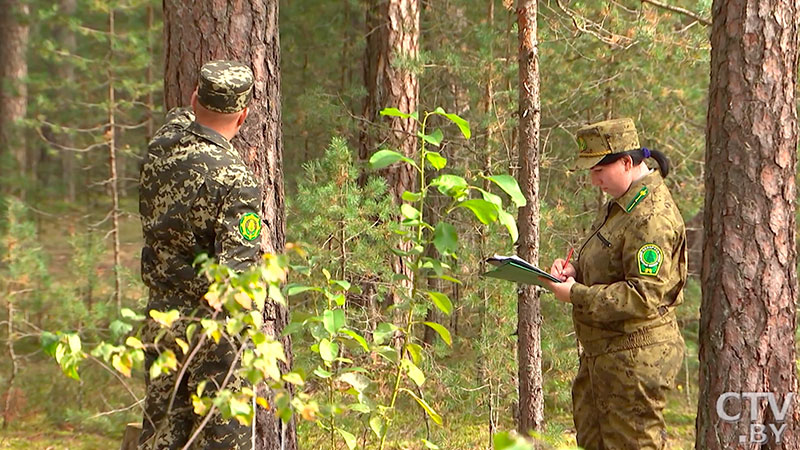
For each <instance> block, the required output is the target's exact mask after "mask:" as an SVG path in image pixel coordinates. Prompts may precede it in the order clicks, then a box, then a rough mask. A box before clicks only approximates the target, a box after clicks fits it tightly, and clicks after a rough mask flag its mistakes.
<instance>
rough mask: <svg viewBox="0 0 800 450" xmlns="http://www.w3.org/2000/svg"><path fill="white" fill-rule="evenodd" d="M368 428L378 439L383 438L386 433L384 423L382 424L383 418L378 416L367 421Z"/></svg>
mask: <svg viewBox="0 0 800 450" xmlns="http://www.w3.org/2000/svg"><path fill="white" fill-rule="evenodd" d="M369 427H370V429H372V432H373V433H375V436H377V437H378V438H379V439H380V438H382V437H383V434H384V433H385V432H386V422H384V420H383V417H381V416H379V415H374V416H372V417H370V419H369Z"/></svg>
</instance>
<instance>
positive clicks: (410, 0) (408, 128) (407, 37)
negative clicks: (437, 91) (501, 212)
mask: <svg viewBox="0 0 800 450" xmlns="http://www.w3.org/2000/svg"><path fill="white" fill-rule="evenodd" d="M366 25H367V35H366V39H367V45H366V51H365V55H364V84H365V85H366V88H367V98H366V100H365V101H364V114H363V116H364V119H365V120H366V123H367V124H368V125H367V126H365V127H364V128H362V130H361V133H360V135H359V144H360V145H359V156H360V158H361V159H362V160H368V159H369V157H370V155H371V154H372V153H374V152H375V151H376V150H378V148H379V147H386V148H389V149H392V150H395V151H398V152H400V153H402V154H404V155H406V156H408V157H409V158H411V159H415V156H414V155H415V154H416V150H417V123H416V122H415V121H413V120H412V119H403V118H400V117H383V119H382V120H381V117H380V111H381V110H382V109H384V108H387V107H394V108H397V109H399V110H400V111H402V112H404V113H412V112H414V111H416V110H417V107H418V98H417V97H418V94H419V81H418V80H417V76H416V74H414V72H412V71H410V70H406V69H401V68H399V67H397V66H396V65H397V62H398V59H399V58H402V59H412V60H415V59H417V58H418V57H419V4H418V3H417V0H368V2H367V16H366ZM378 123H379V124H380V125H381V127H380V131H378V130H376V128H377V127H375V126H374V124H378ZM382 172H383V174H384V176H385V177H386V182H387V184H388V186H389V192H391V194H392V196H393V198H394V200H395V203H397V204H400V202H401V200H400V197H401V196H402V195H403V192H405V191H410V192H414V191H416V186H417V184H418V183H417V179H416V175H415V172H414V169H413V168H412V167H409V166H408V165H407V164H394V165H392V166H390V167H388V168H386V169H384V170H383V171H382ZM410 248H411V246H410V243H408V242H404V243H401V244H400V249H401V250H406V251H407V250H410ZM392 269H393V271H394V273H397V274H402V275H405V276H406V277H407V278H408V281H404V282H403V283H402V286H403V289H404V290H407V291H409V292H410V291H411V285H412V281H411V278H412V277H413V273H412V271H411V270H410V269H409V268H408V267H406V266H405V264H404V263H403V261H402V259H401V258H400V257H395V258H394V260H393V261H392ZM393 297H394V298H393V299H392V301H393V302H395V303H397V302H398V300H399V297H398V294H397V293H395V294H394V296H393Z"/></svg>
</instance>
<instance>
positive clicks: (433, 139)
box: [417, 128, 444, 147]
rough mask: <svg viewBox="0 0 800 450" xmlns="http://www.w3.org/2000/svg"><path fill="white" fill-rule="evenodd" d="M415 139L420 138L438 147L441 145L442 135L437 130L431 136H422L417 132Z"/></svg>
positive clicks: (440, 131)
mask: <svg viewBox="0 0 800 450" xmlns="http://www.w3.org/2000/svg"><path fill="white" fill-rule="evenodd" d="M417 137H419V138H422V140H423V141H425V142H427V143H429V144H431V145H435V146H437V147H438V146H440V145H441V144H442V139H444V134H443V133H442V130H440V129H438V128H437V129H436V130H434V131H433V133H432V134H422V133H421V132H419V131H417Z"/></svg>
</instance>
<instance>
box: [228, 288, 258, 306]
mask: <svg viewBox="0 0 800 450" xmlns="http://www.w3.org/2000/svg"><path fill="white" fill-rule="evenodd" d="M233 299H234V300H236V303H238V304H240V305H242V308H244V309H253V299H251V298H250V296H249V295H247V293H245V292H242V291H239V292H237V293H236V294H235V295H234V296H233Z"/></svg>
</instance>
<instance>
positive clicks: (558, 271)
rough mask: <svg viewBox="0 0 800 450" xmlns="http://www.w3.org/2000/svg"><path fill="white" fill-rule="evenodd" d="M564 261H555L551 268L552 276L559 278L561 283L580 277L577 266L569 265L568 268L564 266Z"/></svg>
mask: <svg viewBox="0 0 800 450" xmlns="http://www.w3.org/2000/svg"><path fill="white" fill-rule="evenodd" d="M565 262H566V261H564V260H563V259H561V258H558V259H556V260H555V261H553V265H552V266H550V275H552V276H554V277H556V278H558V279H559V280H561V281H567V278H570V277H571V278H575V277H576V276H577V275H578V272H577V271H576V270H575V266H573V265H572V264H567V265H566V267H565V266H564V263H565Z"/></svg>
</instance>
